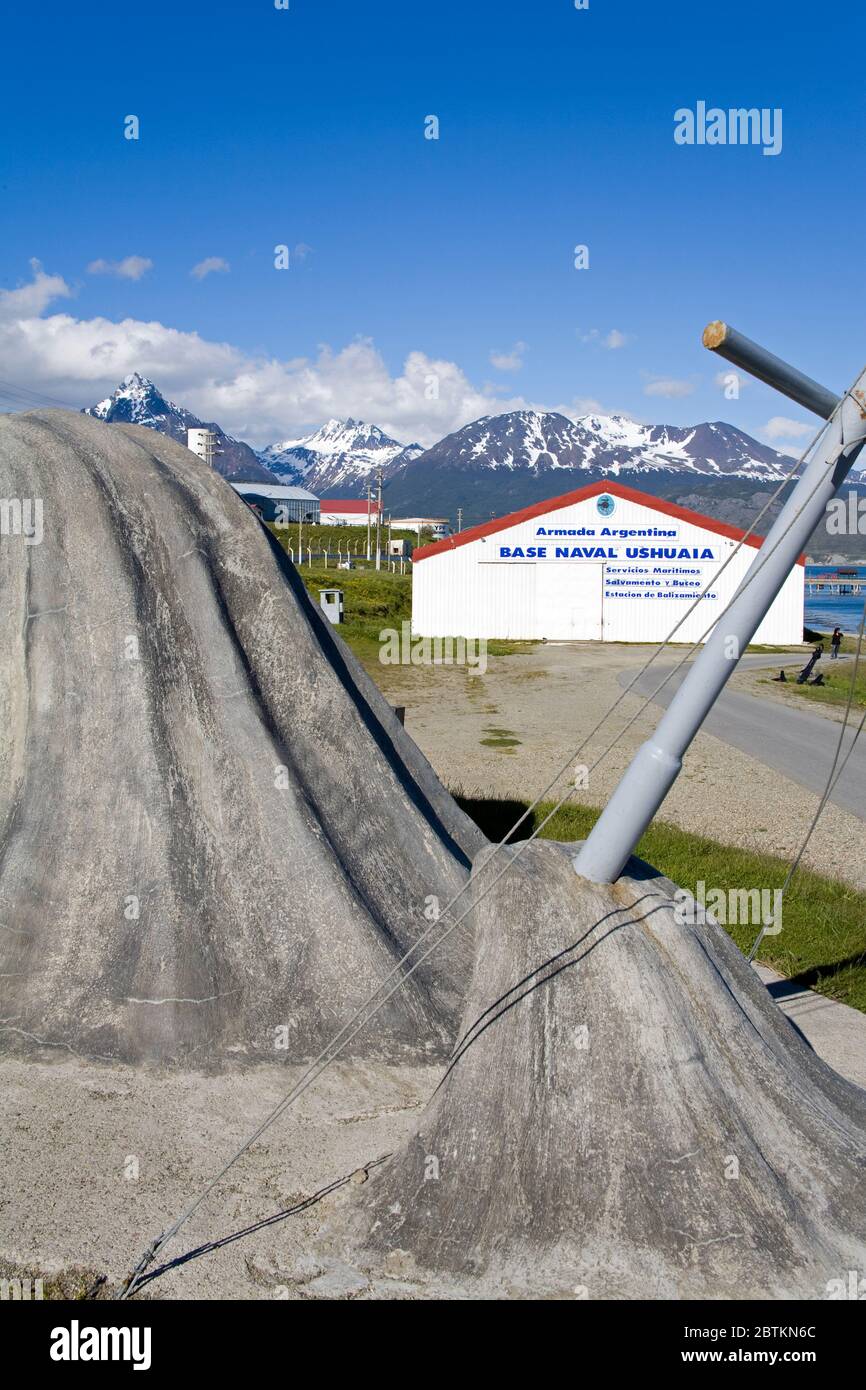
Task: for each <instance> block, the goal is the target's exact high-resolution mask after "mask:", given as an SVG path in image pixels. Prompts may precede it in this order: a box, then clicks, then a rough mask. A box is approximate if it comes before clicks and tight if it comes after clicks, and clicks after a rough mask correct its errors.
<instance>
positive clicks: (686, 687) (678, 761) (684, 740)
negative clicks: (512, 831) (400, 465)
mask: <svg viewBox="0 0 866 1390" xmlns="http://www.w3.org/2000/svg"><path fill="white" fill-rule="evenodd" d="M703 343H704V346H705V347H707V348H709V349H710V350H711V351H713V352H716V353H718V354H719V355H720V356H722V357H725V358H727V360H728V361H729V362H733V363H735V364H736V365H737V366H738V367H740V368H742V369H743V370H744V371H747V372H749V373H751V375H752V376H756V377H758V379H759V380H760V381H764V382H766V383H767V384H769V385H771V386H774V387H775V388H776V389H777V390H779V391H781V392H782V393H783V394H784V395H786V396H790V397H791V399H792V400H795V401H797V402H798V403H799V404H800V405H802V406H803V407H805V408H806V409H807V410H812V411H814V412H815V413H816V414H817V415H820V416H822V417H823V418H824V419H828V418H829V417H831V416H832V418H830V422H829V424H828V426H827V428H826V429H825V431H824V432H823V434H822V436H821V438H820V439H819V440H818V443H817V444H816V447H815V449H814V450H813V452H812V457H811V460H810V461H809V462H808V463H807V465H806V468H805V470H804V472H803V474H802V476H801V477H800V478H799V480H798V482H797V484H796V487H795V488H794V490H793V492H792V493H791V495H790V497H789V498H788V501H787V502H786V503H785V505H784V507H783V508H782V511H781V512H780V514H779V517H778V519H777V520H776V522H775V524H774V525H773V526H772V527H771V529H770V531H769V533H768V535H767V537H766V539H765V540H764V543H763V545H762V546H761V548H760V550H759V551H758V554H757V556H756V558H755V559H754V560H753V561H752V564H751V566H750V568H749V571H748V573H747V574H746V576H745V578H744V580H743V582H742V584H740V586H739V588H738V589H737V592H736V593H735V595H734V597H733V599H732V600H731V603H730V605H729V607H728V609H727V612H726V613H725V614H724V615H723V616H722V617H721V618H720V619H719V621H718V622H717V624H716V625H715V627H714V628H713V631H712V632H711V634H710V636H709V638H708V639H707V641H706V643H705V644H704V647H703V649H702V651H701V652H700V654H699V656H698V657H697V658H696V660H695V661H694V662H693V663H692V665H691V666H690V668H689V670H688V673H687V675H686V677H685V680H684V681H683V682H682V684H681V685H680V687H679V689H678V690H677V692H676V694H675V695H674V697H673V699H672V700H671V703H670V705H669V706H668V708H667V710H666V711H665V713H664V715H663V716H662V719H661V721H660V723H659V725H658V728H657V729H656V732H655V733H654V734H653V735H652V737H651V738H650V739H649V740H648V741H647V742H646V743H645V744H643V746H642V747H641V748H639V749H638V751H637V753H636V754H635V756H634V758H633V759H632V761H631V763H630V764H629V766H628V768H627V769H626V771H625V773H624V775H623V777H622V778H621V780H620V782H619V785H618V786H617V788H616V790H615V791H614V793H613V796H612V797H611V798H610V800H609V801H608V803H607V806H606V807H605V809H604V811H603V812H602V814H601V815H600V816H599V818H598V820H597V821H596V823H595V825H594V826H593V829H592V832H591V833H590V835H589V837H588V839H587V840H586V842H585V844H584V845H583V848H582V849H581V850H580V852H579V853H578V854H577V855H576V856H575V859H574V867H575V869H576V870H577V872H578V873H579V874H581V875H582V876H583V877H584V878H588V879H590V880H591V881H592V882H594V883H613V882H614V881H615V879H617V878H618V877H619V875H620V873H621V872H622V870H623V867H624V865H625V863H626V861H627V859H628V857H629V855H630V854H632V852H633V851H634V848H635V845H636V844H637V842H638V840H639V839H640V837H641V835H642V834H643V833H644V831H645V830H646V828H647V826H648V825H649V823H650V821H651V820H652V818H653V816H654V815H655V813H656V811H657V810H658V808H659V806H660V805H661V803H662V802H663V801H664V799H665V797H666V796H667V794H668V792H669V791H670V789H671V787H672V786H673V784H674V782H675V780H676V778H677V774H678V773H679V771H680V768H681V767H682V761H683V757H684V755H685V752H686V750H687V748H688V747H689V744H690V743H691V742H692V739H693V738H694V736H695V734H696V733H697V732H698V730H699V729H700V727H701V725H702V724H703V722H704V720H705V719H706V717H707V715H708V714H709V712H710V710H711V709H712V707H713V705H714V703H715V701H716V699H717V698H718V696H719V695H720V693H721V691H722V690H723V688H724V686H725V684H726V682H727V680H728V679H729V677H730V676H731V674H732V673H733V671H734V669H735V667H736V665H737V663H738V661H739V659H740V656H741V654H742V653H743V652H744V651H745V650H746V647H747V646H748V645H749V642H750V641H751V640H752V638H753V637H754V635H755V632H756V631H757V629H758V626H759V624H760V622H761V620H762V618H763V617H764V615H765V614H766V612H767V611H768V609H769V608H770V605H771V604H772V603H773V600H774V599H775V597H776V595H777V594H778V592H779V590H780V589H781V587H782V585H783V584H784V582H785V580H786V579H787V577H788V575H789V573H790V571H791V570H792V568H793V567H794V565H795V564H796V563H797V557H798V556H799V555H800V553H801V551H802V550H803V548H804V547H805V545H806V543H807V541H808V539H809V537H810V535H811V534H812V532H813V530H814V529H815V527H816V526H817V524H818V523H819V521H820V520H821V518H822V516H823V515H824V512H825V509H826V506H827V503H828V502H829V501H830V499H831V497H833V495H834V493H835V492H836V491H837V489H838V488H839V486H840V484H841V483H842V482H843V481H844V479H845V477H846V475H847V474H848V472H849V471H850V469H851V466H852V464H853V463H854V461H855V459H856V458H857V456H858V454H859V453H860V450H861V449H862V447H863V444H864V442H866V371H864V372H863V373H862V374H861V375H860V376H859V377H858V378H857V380H856V381H855V382H854V385H853V387H852V388H851V390H850V391H848V392H846V394H845V396H844V397H842V398H841V401H840V398H839V397H837V396H836V395H835V393H834V392H832V391H828V390H827V389H826V387H823V386H820V385H819V384H818V383H817V382H815V381H812V380H811V379H810V378H809V377H804V376H803V374H802V373H801V372H799V371H797V369H796V368H795V367H791V366H789V365H788V363H787V362H783V361H781V360H780V358H778V357H774V356H773V355H772V354H771V353H769V352H767V351H766V350H765V349H764V348H762V347H759V346H758V344H757V343H753V342H752V341H751V340H750V339H749V338H745V337H744V336H743V335H742V334H741V333H738V332H737V331H736V330H735V329H732V328H729V327H728V326H727V325H726V324H724V323H718V322H717V323H711V324H709V325H708V327H707V328H705V329H704V335H703Z"/></svg>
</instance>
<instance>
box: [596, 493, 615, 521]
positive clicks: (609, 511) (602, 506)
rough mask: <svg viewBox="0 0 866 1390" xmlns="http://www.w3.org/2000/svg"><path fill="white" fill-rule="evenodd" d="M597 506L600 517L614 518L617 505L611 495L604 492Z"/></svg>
mask: <svg viewBox="0 0 866 1390" xmlns="http://www.w3.org/2000/svg"><path fill="white" fill-rule="evenodd" d="M595 505H596V506H597V507H598V511H599V515H600V516H613V511H614V508H615V506H616V503H615V502H614V500H613V498H612V497H611V496H610V494H609V493H607V492H603V493H602V495H601V497H599V499H598V501H597V502H596V504H595Z"/></svg>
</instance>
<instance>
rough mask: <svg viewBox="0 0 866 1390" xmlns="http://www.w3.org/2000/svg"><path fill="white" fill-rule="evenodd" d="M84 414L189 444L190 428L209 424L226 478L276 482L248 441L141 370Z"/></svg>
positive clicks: (217, 456)
mask: <svg viewBox="0 0 866 1390" xmlns="http://www.w3.org/2000/svg"><path fill="white" fill-rule="evenodd" d="M82 414H83V415H92V416H93V417H94V419H96V420H103V421H105V423H106V424H108V425H114V424H125V425H143V426H144V427H145V429H151V430H157V431H158V432H159V433H160V434H165V435H168V436H169V438H170V439H175V440H177V442H178V444H183V445H186V442H187V430H190V429H200V428H201V427H202V426H203V425H205V424H206V425H207V428H208V429H212V430H213V431H214V433H215V434H216V437H217V451H218V452H217V455H216V461H215V467H216V468H217V471H218V472H220V473H222V474H223V476H224V477H226V478H233V479H236V480H237V481H239V482H240V481H245V482H262V483H264V482H268V483H273V482H274V481H275V479H274V477H273V474H271V473H269V472H268V470H267V469H266V468H263V467H262V465H261V464H260V463H259V461H258V459H257V458H256V456H255V454H254V453H253V451H252V449H251V448H250V446H249V445H248V444H244V443H242V442H241V441H240V440H238V439H232V438H231V436H230V435H227V434H224V433H223V431H222V430H221V429H220V427H219V425H216V424H214V423H213V422H212V421H207V422H205V421H203V420H199V418H198V416H197V415H193V414H192V412H191V411H189V410H185V409H184V407H183V406H182V405H175V404H174V402H173V401H169V400H167V399H166V397H165V396H163V394H162V392H161V391H160V390H159V387H158V386H156V385H154V383H153V382H152V381H151V380H150V378H149V377H146V376H142V374H141V372H129V373H127V375H126V376H125V377H124V378H123V380H122V381H121V383H120V385H119V386H117V387H116V388H115V390H114V391H113V392H112V394H111V395H110V396H107V397H106V398H105V400H104V401H100V402H99V403H98V404H97V405H90V406H87V407H86V408H85V409H84V410H83V411H82Z"/></svg>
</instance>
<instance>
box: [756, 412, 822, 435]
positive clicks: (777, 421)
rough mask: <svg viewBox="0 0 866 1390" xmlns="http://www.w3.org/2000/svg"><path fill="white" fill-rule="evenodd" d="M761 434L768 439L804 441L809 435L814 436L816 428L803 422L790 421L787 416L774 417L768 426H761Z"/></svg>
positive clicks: (768, 422)
mask: <svg viewBox="0 0 866 1390" xmlns="http://www.w3.org/2000/svg"><path fill="white" fill-rule="evenodd" d="M761 433H762V434H765V435H766V436H767V438H768V439H802V438H803V437H804V436H805V435H807V434H814V433H815V426H814V425H809V424H806V423H804V422H803V421H802V420H789V419H788V417H787V416H785V415H774V416H773V417H772V419H771V420H768V421H767V423H766V425H762V426H761Z"/></svg>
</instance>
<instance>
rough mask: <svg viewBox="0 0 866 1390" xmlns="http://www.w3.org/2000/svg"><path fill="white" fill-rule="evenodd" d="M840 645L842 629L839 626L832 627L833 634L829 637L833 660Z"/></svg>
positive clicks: (837, 653)
mask: <svg viewBox="0 0 866 1390" xmlns="http://www.w3.org/2000/svg"><path fill="white" fill-rule="evenodd" d="M841 645H842V629H841V627H834V629H833V635H832V637H831V638H830V646H831V647H832V648H833V658H832V659H833V660H834V661H835V660H836V658H837V656H838V655H839V648H840V647H841Z"/></svg>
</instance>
